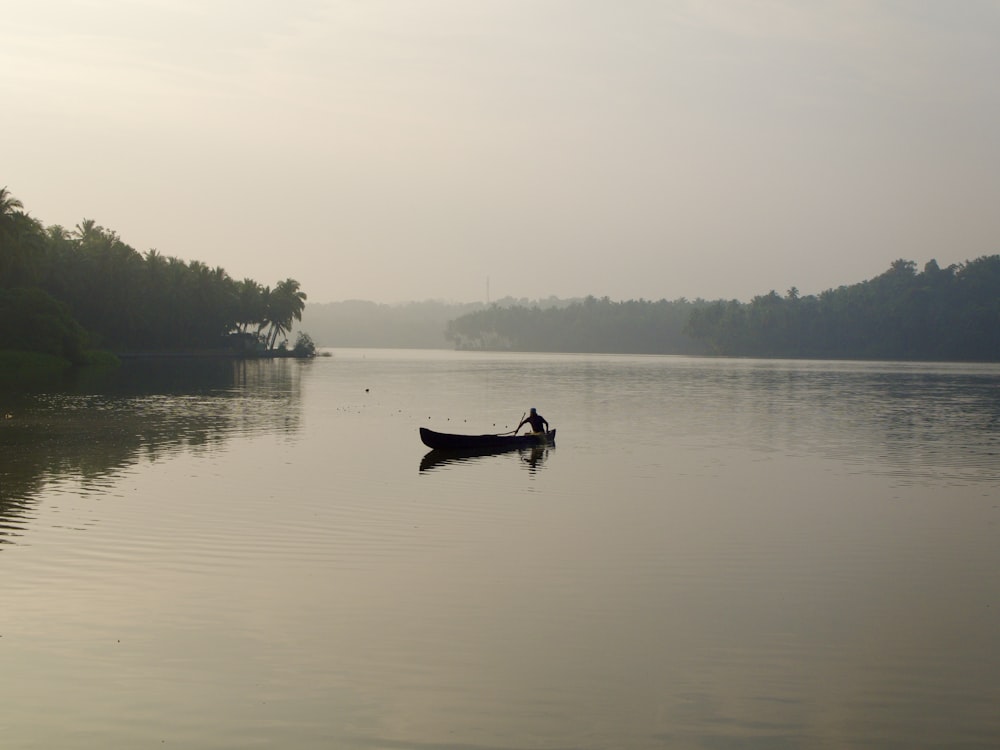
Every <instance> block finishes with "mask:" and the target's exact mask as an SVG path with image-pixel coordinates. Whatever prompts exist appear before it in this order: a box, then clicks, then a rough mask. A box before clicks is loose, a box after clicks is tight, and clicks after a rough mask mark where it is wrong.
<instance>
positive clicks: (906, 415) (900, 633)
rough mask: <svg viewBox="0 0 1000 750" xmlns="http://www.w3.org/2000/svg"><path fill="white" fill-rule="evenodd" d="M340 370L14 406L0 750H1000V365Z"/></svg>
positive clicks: (40, 391) (141, 384)
mask: <svg viewBox="0 0 1000 750" xmlns="http://www.w3.org/2000/svg"><path fill="white" fill-rule="evenodd" d="M333 355H334V356H332V357H329V358H318V359H316V360H314V361H309V362H297V361H274V362H251V363H232V362H191V361H188V362H163V363H142V364H139V363H131V364H128V365H126V366H125V367H123V368H122V369H121V370H120V371H118V372H115V373H113V374H112V375H109V376H107V377H91V378H90V379H89V380H84V381H81V382H76V383H67V384H64V385H62V386H61V387H60V388H58V389H55V388H53V387H51V386H39V387H38V388H37V389H35V392H31V393H9V392H0V746H2V747H3V748H5V750H18V749H22V748H46V749H48V748H60V749H63V750H77V749H79V750H83V749H87V750H90V749H97V748H100V749H102V750H106V749H107V748H130V749H131V748H146V747H167V748H170V747H173V748H178V747H180V748H199V749H201V748H234V749H235V748H361V749H365V750H372V749H379V748H386V749H388V750H435V749H439V750H504V749H511V750H514V749H516V750H527V749H529V748H530V749H549V750H555V749H560V750H563V749H568V748H581V749H585V750H591V749H594V750H596V749H605V748H606V749H608V750H613V749H616V748H705V749H712V750H719V749H720V748H722V749H724V748H846V747H866V748H921V747H942V748H943V747H948V748H996V747H998V746H1000V366H995V365H923V364H894V363H830V362H786V361H758V360H732V359H695V358H675V357H619V356H561V355H560V356H557V355H516V354H514V355H507V354H504V355H499V354H483V353H456V352H429V351H361V350H336V351H334V352H333ZM531 406H536V407H537V408H538V410H539V411H540V412H541V413H542V414H544V415H545V416H546V417H547V418H548V420H549V421H550V422H551V423H552V425H553V426H554V427H556V428H558V435H559V437H558V441H557V445H556V447H554V448H550V449H547V450H544V451H541V452H536V453H534V454H533V453H531V452H528V451H523V452H517V451H515V452H513V453H506V454H501V455H494V456H487V457H479V458H473V459H468V460H461V461H458V460H456V461H444V462H437V463H428V462H425V461H424V458H425V454H426V453H427V450H426V449H425V448H424V447H423V446H422V445H421V444H420V441H419V438H418V435H417V429H418V427H420V426H422V425H425V426H428V427H431V428H433V429H438V430H441V431H450V432H500V431H504V430H507V429H510V428H512V427H514V425H515V424H516V423H517V421H518V420H519V419H520V417H521V414H522V412H523V411H525V410H526V409H527V408H529V407H531Z"/></svg>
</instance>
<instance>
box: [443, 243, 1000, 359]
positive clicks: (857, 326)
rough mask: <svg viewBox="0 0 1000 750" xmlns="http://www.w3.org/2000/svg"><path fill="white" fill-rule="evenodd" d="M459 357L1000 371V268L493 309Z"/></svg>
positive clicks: (453, 329) (992, 259)
mask: <svg viewBox="0 0 1000 750" xmlns="http://www.w3.org/2000/svg"><path fill="white" fill-rule="evenodd" d="M446 336H447V338H448V340H449V341H451V342H452V343H453V344H454V345H455V346H456V347H458V348H463V349H510V350H518V351H555V352H607V353H616V352H621V353H634V354H702V353H708V354H720V355H728V356H752V357H793V358H835V359H910V360H918V359H919V360H967V361H998V360H1000V256H997V255H992V256H988V257H981V258H977V259H976V260H973V261H970V262H967V263H963V264H960V265H952V266H948V267H947V268H941V267H939V266H938V264H937V262H936V261H933V260H931V261H930V262H928V263H927V264H926V265H925V266H924V269H923V271H921V272H918V271H917V266H916V263H915V262H913V261H909V260H897V261H895V262H893V263H892V265H891V266H890V268H889V270H887V271H886V272H885V273H883V274H881V275H880V276H877V277H876V278H874V279H871V280H869V281H863V282H861V283H858V284H853V285H850V286H842V287H839V288H838V289H831V290H828V291H825V292H823V293H821V294H819V295H809V296H801V295H800V294H799V292H798V290H797V289H795V288H794V287H793V288H792V289H789V290H788V291H787V292H786V293H785V294H784V295H779V294H778V293H777V292H775V291H771V292H769V293H768V294H765V295H760V296H757V297H754V298H753V299H752V300H751V301H750V302H749V303H744V302H739V301H737V300H728V301H726V300H718V301H714V302H707V301H705V300H701V299H698V300H695V301H693V302H689V301H687V300H684V299H680V300H676V301H673V302H670V301H667V300H660V301H658V302H650V301H646V300H630V301H627V302H613V301H612V300H610V299H608V298H607V297H605V298H603V299H595V298H594V297H588V298H587V299H585V300H583V301H582V302H576V303H574V304H571V305H569V306H567V307H565V308H560V309H556V308H548V309H543V308H541V307H539V306H515V307H506V308H505V307H500V306H496V305H495V306H493V307H491V308H489V309H485V310H480V311H476V312H472V313H469V314H466V315H462V316H460V317H458V318H456V319H454V320H452V321H451V322H450V323H449V324H448V327H447V331H446Z"/></svg>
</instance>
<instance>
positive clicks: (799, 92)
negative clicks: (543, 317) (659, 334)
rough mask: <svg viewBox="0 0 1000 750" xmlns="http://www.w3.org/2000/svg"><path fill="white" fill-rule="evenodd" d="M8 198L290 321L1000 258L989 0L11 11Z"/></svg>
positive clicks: (49, 7) (310, 3) (994, 48)
mask: <svg viewBox="0 0 1000 750" xmlns="http://www.w3.org/2000/svg"><path fill="white" fill-rule="evenodd" d="M2 19H3V20H2V23H0V101H2V102H3V115H2V116H0V138H2V141H0V155H2V156H0V185H6V186H7V187H8V188H9V189H10V191H11V193H12V194H13V195H14V196H15V197H17V198H19V199H20V200H21V201H22V202H23V203H24V204H25V207H26V208H27V209H28V210H29V211H30V212H31V214H32V215H33V216H35V217H37V218H38V219H40V220H42V221H43V222H44V223H45V224H62V225H65V226H67V227H73V226H74V225H75V224H77V223H78V222H79V221H80V220H81V219H83V218H92V219H95V220H96V221H97V222H98V223H99V224H101V225H103V226H105V227H107V228H109V229H113V230H115V231H117V232H118V233H119V234H120V235H121V237H122V239H123V240H124V241H126V242H127V243H129V244H130V245H132V246H133V247H135V248H136V249H137V250H139V251H141V252H145V251H146V250H148V249H150V248H156V249H157V250H158V251H160V252H161V253H162V254H164V255H174V256H177V257H180V258H183V259H185V260H201V261H203V262H205V263H207V264H208V265H210V266H222V267H224V268H225V269H226V270H227V271H228V272H229V273H230V275H232V276H233V277H235V278H244V277H250V278H253V279H255V280H257V281H260V282H261V283H265V284H273V283H274V282H275V281H277V280H279V279H282V278H285V277H289V276H290V277H293V278H295V279H298V280H299V281H300V282H301V283H302V287H303V290H304V291H305V292H306V293H307V294H308V295H309V300H310V301H314V302H326V301H333V300H341V299H350V298H361V299H371V300H376V301H381V302H398V301H406V300H423V299H442V300H452V301H472V300H481V299H484V298H485V297H486V291H487V278H488V279H489V289H490V295H491V297H492V298H493V299H496V298H499V297H501V296H505V295H513V296H516V297H531V298H535V297H544V296H548V295H550V294H554V295H557V296H560V297H570V296H578V295H585V294H594V295H596V296H604V295H608V296H610V297H611V298H612V299H629V298H639V297H644V298H646V299H660V298H667V299H675V298H677V297H682V296H685V297H689V298H695V297H704V298H709V299H715V298H720V297H725V298H739V299H743V300H748V299H749V298H750V297H752V296H753V295H755V294H761V293H766V292H767V291H769V290H770V289H772V288H773V289H776V290H778V291H779V292H784V291H785V290H787V289H788V288H789V287H791V286H793V285H794V286H796V287H798V288H799V290H800V291H801V292H802V293H803V294H810V293H816V292H820V291H822V290H824V289H828V288H831V287H836V286H839V285H841V284H848V283H854V282H856V281H861V280H863V279H867V278H871V277H872V276H875V275H877V274H879V273H881V272H882V271H884V270H885V269H887V268H888V266H889V264H890V263H891V262H892V261H893V260H894V259H896V258H906V259H909V260H914V261H916V262H917V263H918V264H919V265H920V266H922V265H923V264H924V263H925V262H926V261H927V260H929V259H930V258H936V259H937V260H938V261H939V263H941V265H946V264H948V263H955V262H961V261H964V260H967V259H972V258H975V257H978V256H980V255H987V254H995V253H998V252H1000V2H995V1H986V0H982V1H978V0H938V1H936V2H928V1H924V0H895V1H890V0H867V1H861V0H858V1H855V0H842V1H836V0H815V1H812V0H787V1H785V0H757V1H751V0H745V1H727V0H719V1H717V2H684V1H682V0H677V1H676V2H674V1H672V0H659V1H653V0H602V1H596V0H356V1H352V2H349V1H347V0H328V1H326V2H322V1H320V0H315V1H314V0H284V1H283V2H280V3H279V2H274V1H273V0H271V1H269V2H260V1H258V0H129V1H127V2H126V1H122V0H117V1H116V0H76V1H74V0H31V2H5V3H4V7H3V12H2Z"/></svg>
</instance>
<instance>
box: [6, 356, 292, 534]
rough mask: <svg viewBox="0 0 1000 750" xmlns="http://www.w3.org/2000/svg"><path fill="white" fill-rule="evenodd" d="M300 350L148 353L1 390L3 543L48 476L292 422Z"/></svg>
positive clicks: (93, 470) (85, 472) (96, 469)
mask: <svg viewBox="0 0 1000 750" xmlns="http://www.w3.org/2000/svg"><path fill="white" fill-rule="evenodd" d="M303 366H309V362H308V361H300V360H249V361H247V360H233V359H149V360H136V361H126V362H125V363H124V364H123V365H122V366H121V367H120V368H116V369H114V370H106V371H100V372H92V371H80V372H79V373H77V374H75V375H74V376H73V377H71V378H70V379H68V380H66V381H63V382H59V383H50V382H46V383H32V384H18V385H17V386H16V387H15V386H9V385H8V386H5V387H4V388H3V390H0V411H2V415H0V416H2V419H0V544H3V543H4V542H5V541H9V540H8V539H7V537H10V536H16V535H18V534H19V532H20V529H22V528H23V526H24V524H25V522H26V520H27V519H28V518H29V509H30V507H31V505H32V504H33V502H34V498H35V497H36V496H37V495H38V494H39V493H40V492H41V491H42V490H43V489H44V487H45V486H46V484H47V483H49V482H52V481H55V480H58V479H65V478H70V477H78V478H81V479H85V480H88V481H93V480H94V479H99V478H100V477H102V476H104V475H108V474H112V473H115V472H117V471H120V470H122V469H123V468H125V467H127V466H130V465H133V464H135V463H137V462H139V461H156V460H158V459H160V458H162V457H164V456H165V455H168V454H170V453H173V452H176V451H184V450H194V451H197V450H204V449H205V448H207V447H209V446H214V445H218V444H220V443H222V442H224V441H225V440H226V439H227V437H228V436H230V435H232V434H234V433H240V434H247V433H254V432H294V431H296V430H298V429H299V424H300V421H301V398H300V395H301V391H300V378H301V369H300V368H301V367H303Z"/></svg>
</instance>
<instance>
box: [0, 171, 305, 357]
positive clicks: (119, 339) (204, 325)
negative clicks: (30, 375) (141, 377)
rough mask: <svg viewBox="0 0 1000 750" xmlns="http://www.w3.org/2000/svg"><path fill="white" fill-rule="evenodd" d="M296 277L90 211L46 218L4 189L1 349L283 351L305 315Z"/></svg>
mask: <svg viewBox="0 0 1000 750" xmlns="http://www.w3.org/2000/svg"><path fill="white" fill-rule="evenodd" d="M305 300H306V295H305V293H304V292H302V291H301V290H300V287H299V283H298V282H297V281H295V280H294V279H285V280H284V281H280V282H278V283H277V284H276V285H275V286H274V287H273V288H272V287H267V286H262V285H261V284H259V283H258V282H256V281H254V280H253V279H243V280H242V281H237V280H235V279H232V278H231V277H230V276H229V274H227V273H226V271H225V270H224V269H223V268H220V267H215V268H210V267H209V266H207V265H205V264H204V263H201V262H199V261H190V262H185V261H182V260H180V259H178V258H175V257H168V256H163V255H161V254H160V253H158V252H157V251H156V250H149V251H148V252H146V253H145V254H140V253H139V252H138V251H136V250H135V249H134V248H133V247H131V246H129V245H128V244H126V243H125V242H124V241H122V239H121V238H120V237H119V236H118V234H117V233H116V232H114V231H112V230H110V229H105V228H104V227H102V226H100V225H98V224H97V223H96V222H95V221H94V220H92V219H84V220H83V221H81V222H80V223H79V224H77V225H76V226H75V227H74V228H73V229H72V230H67V229H66V228H65V227H62V226H59V225H57V224H56V225H51V226H44V225H43V224H42V223H41V222H40V221H38V220H37V219H35V218H33V217H32V216H30V214H29V213H28V212H26V211H25V210H24V207H23V205H22V203H21V202H20V201H19V200H17V199H16V198H15V197H14V196H13V195H12V194H11V193H10V192H9V191H8V190H7V188H6V187H3V188H0V310H2V311H3V312H4V315H3V319H4V321H5V322H4V324H3V325H2V326H0V349H18V350H28V351H41V352H45V353H51V354H57V355H59V356H62V357H65V358H67V359H69V360H70V361H71V362H76V363H79V362H82V361H83V352H84V350H86V349H88V348H100V349H110V350H114V351H119V352H126V351H165V350H171V351H174V350H204V349H231V348H233V347H237V348H240V349H241V350H243V351H245V352H248V353H250V352H255V351H256V352H260V351H266V350H273V349H275V348H276V347H277V346H279V343H282V337H283V336H284V335H286V334H287V333H289V331H290V330H291V327H292V324H293V323H292V322H293V320H301V319H302V311H303V308H304V307H305Z"/></svg>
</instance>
